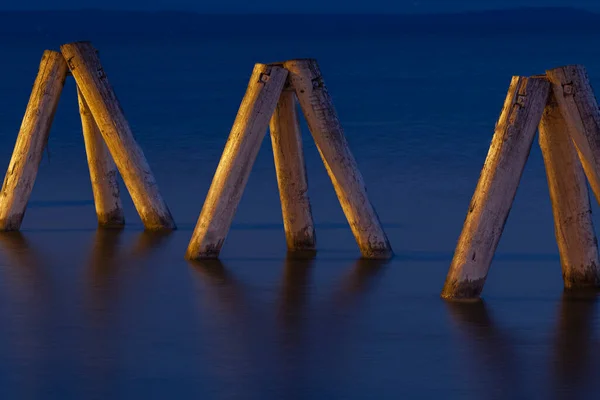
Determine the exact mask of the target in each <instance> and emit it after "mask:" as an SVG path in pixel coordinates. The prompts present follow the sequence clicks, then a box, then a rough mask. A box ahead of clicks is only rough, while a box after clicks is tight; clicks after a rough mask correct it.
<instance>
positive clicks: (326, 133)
mask: <svg viewBox="0 0 600 400" xmlns="http://www.w3.org/2000/svg"><path fill="white" fill-rule="evenodd" d="M283 65H284V67H285V68H286V69H287V70H288V71H289V73H290V78H289V79H290V82H291V85H292V87H293V88H294V90H295V92H296V96H297V97H298V100H299V103H300V106H301V107H302V111H303V113H304V116H305V118H306V121H307V122H308V127H309V129H310V131H311V133H312V136H313V138H314V140H315V143H316V145H317V148H318V150H319V153H320V154H321V158H322V159H323V163H324V164H325V168H326V169H327V173H328V174H329V177H330V178H331V181H332V183H333V186H334V188H335V192H336V194H337V197H338V199H339V201H340V204H341V206H342V209H343V211H344V214H345V215H346V218H347V219H348V223H349V224H350V228H351V229H352V233H353V234H354V237H355V238H356V241H357V242H358V246H359V248H360V251H361V253H362V256H363V257H364V258H384V259H385V258H390V257H392V256H393V252H392V248H391V246H390V243H389V241H388V238H387V236H386V234H385V232H384V231H383V228H382V226H381V223H380V222H379V217H378V216H377V213H376V212H375V209H374V208H373V205H372V204H371V202H370V201H369V198H368V196H367V190H366V187H365V184H364V182H363V177H362V175H361V173H360V171H359V170H358V166H357V165H356V161H355V159H354V156H353V155H352V153H351V151H350V148H349V147H348V143H347V141H346V138H345V136H344V131H343V130H342V126H341V124H340V121H339V119H338V116H337V113H336V111H335V108H334V106H333V102H332V101H331V97H330V95H329V92H328V91H327V87H326V86H325V83H324V82H323V78H322V76H321V71H320V69H319V66H318V64H317V62H316V60H312V59H300V60H290V61H286V62H284V63H283Z"/></svg>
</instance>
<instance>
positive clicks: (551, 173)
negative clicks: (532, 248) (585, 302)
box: [539, 95, 600, 289]
mask: <svg viewBox="0 0 600 400" xmlns="http://www.w3.org/2000/svg"><path fill="white" fill-rule="evenodd" d="M539 132H540V135H539V143H540V147H541V148H542V154H543V156H544V164H545V165H546V176H547V178H548V187H549V189H550V199H551V201H552V211H553V214H554V232H555V234H556V242H557V243H558V249H559V251H560V261H561V265H562V271H563V279H564V283H565V289H577V288H582V287H583V288H590V287H596V286H598V283H599V282H600V269H599V268H600V262H599V260H598V242H597V239H596V233H595V232H594V224H593V222H592V209H591V206H590V199H589V194H588V189H587V181H586V179H585V174H584V172H583V169H582V167H581V164H580V163H579V159H578V157H577V152H576V150H575V147H574V146H573V142H572V140H571V137H570V136H569V131H568V127H567V123H566V121H565V119H564V118H563V115H562V113H561V112H560V109H559V107H558V103H557V102H556V98H555V97H554V95H550V99H549V100H548V104H547V105H546V108H545V110H544V114H543V116H542V120H541V122H540V125H539Z"/></svg>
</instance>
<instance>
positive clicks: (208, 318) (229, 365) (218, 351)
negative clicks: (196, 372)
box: [190, 260, 268, 398]
mask: <svg viewBox="0 0 600 400" xmlns="http://www.w3.org/2000/svg"><path fill="white" fill-rule="evenodd" d="M190 264H191V265H192V267H193V271H194V272H196V273H195V274H194V276H195V277H199V278H200V279H199V280H200V282H201V285H202V288H203V289H204V290H202V292H203V293H205V294H206V298H205V301H204V302H203V304H206V305H207V307H206V309H205V311H206V312H203V313H202V322H203V323H205V324H206V325H207V328H208V329H209V330H212V332H211V334H210V337H209V345H208V351H209V353H210V356H211V358H212V360H213V362H212V363H211V364H212V365H213V372H214V373H215V374H216V375H217V376H218V378H219V382H217V383H216V384H217V385H218V386H219V391H220V392H221V393H222V397H234V398H237V397H244V393H243V392H241V391H240V388H245V389H247V388H249V387H252V385H255V386H256V387H255V390H258V387H260V384H258V382H257V379H256V376H255V375H254V374H256V373H257V369H260V368H258V367H256V366H254V367H255V368H253V367H252V364H253V360H255V359H258V360H260V359H261V358H260V357H261V356H262V357H264V356H265V355H264V354H261V353H263V352H267V351H268V350H266V349H263V348H261V346H256V345H255V344H254V340H255V337H254V335H253V334H252V333H253V330H254V329H257V328H258V329H263V328H264V327H263V326H262V324H261V321H260V320H259V316H258V315H255V314H254V313H252V312H251V310H250V304H248V300H247V299H246V298H245V293H244V292H245V291H244V288H243V287H242V285H240V284H239V283H238V282H237V281H236V279H235V278H234V277H233V276H232V275H231V274H230V273H229V272H228V271H227V268H226V267H225V265H223V263H222V262H221V261H220V260H203V261H194V262H190ZM257 357H258V358H257Z"/></svg>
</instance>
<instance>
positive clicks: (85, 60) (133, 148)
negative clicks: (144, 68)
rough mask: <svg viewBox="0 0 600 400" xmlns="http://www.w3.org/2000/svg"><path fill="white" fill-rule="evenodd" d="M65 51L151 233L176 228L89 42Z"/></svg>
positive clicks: (63, 49)
mask: <svg viewBox="0 0 600 400" xmlns="http://www.w3.org/2000/svg"><path fill="white" fill-rule="evenodd" d="M61 51H62V53H63V55H64V57H65V59H66V60H67V64H68V65H69V68H70V70H71V72H72V73H73V77H74V78H75V81H76V82H77V86H78V87H79V89H80V90H81V93H82V94H83V97H84V99H85V101H86V103H87V105H88V107H89V109H90V111H91V113H92V116H93V117H94V120H95V121H96V124H97V125H98V128H99V129H100V133H101V134H102V137H103V138H104V141H105V142H106V145H107V147H108V149H109V150H110V153H111V155H112V157H113V159H114V161H115V163H116V164H117V168H118V169H119V172H120V173H121V176H122V177H123V182H124V183H125V186H126V187H127V189H128V191H129V194H130V195H131V198H132V200H133V203H134V205H135V208H136V209H137V211H138V214H139V215H140V218H141V219H142V222H143V223H144V226H145V228H146V229H147V230H162V229H175V222H174V221H173V217H172V216H171V212H170V211H169V208H168V207H167V205H166V203H165V202H164V200H163V198H162V196H161V195H160V192H159V190H158V186H157V184H156V181H155V180H154V176H153V174H152V171H151V170H150V166H149V165H148V162H147V161H146V157H145V156H144V153H143V152H142V149H141V148H140V146H139V145H138V144H137V143H136V141H135V139H134V137H133V134H132V132H131V128H130V127H129V123H128V122H127V120H126V119H125V115H124V114H123V110H122V109H121V106H120V104H119V101H118V100H117V97H116V95H115V93H114V91H113V89H112V87H111V86H110V84H109V82H108V79H107V77H106V74H105V73H104V70H103V68H102V65H101V64H100V59H99V58H98V55H97V54H96V53H97V52H96V49H94V47H93V46H92V45H91V43H89V42H75V43H69V44H64V45H62V46H61Z"/></svg>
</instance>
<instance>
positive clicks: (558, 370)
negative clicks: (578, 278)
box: [553, 292, 597, 399]
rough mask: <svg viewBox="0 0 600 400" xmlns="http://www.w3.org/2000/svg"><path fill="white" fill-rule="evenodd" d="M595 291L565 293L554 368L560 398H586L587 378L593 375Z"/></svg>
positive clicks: (556, 390) (560, 311)
mask: <svg viewBox="0 0 600 400" xmlns="http://www.w3.org/2000/svg"><path fill="white" fill-rule="evenodd" d="M596 304H597V298H596V294H595V293H590V294H587V295H583V296H575V295H573V294H570V293H569V292H565V293H564V294H563V298H562V301H561V303H560V306H559V315H558V328H557V330H558V331H557V336H556V339H555V340H556V342H555V343H556V346H555V348H556V350H555V359H554V363H553V370H554V374H555V379H553V382H555V384H556V388H555V390H554V393H555V395H556V397H557V398H559V399H574V398H583V397H584V393H585V389H584V386H585V384H586V382H587V381H588V380H589V379H590V378H591V376H592V368H591V366H590V360H591V358H592V357H591V354H590V351H591V349H592V344H593V325H594V314H595V312H596V308H597V307H596Z"/></svg>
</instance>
